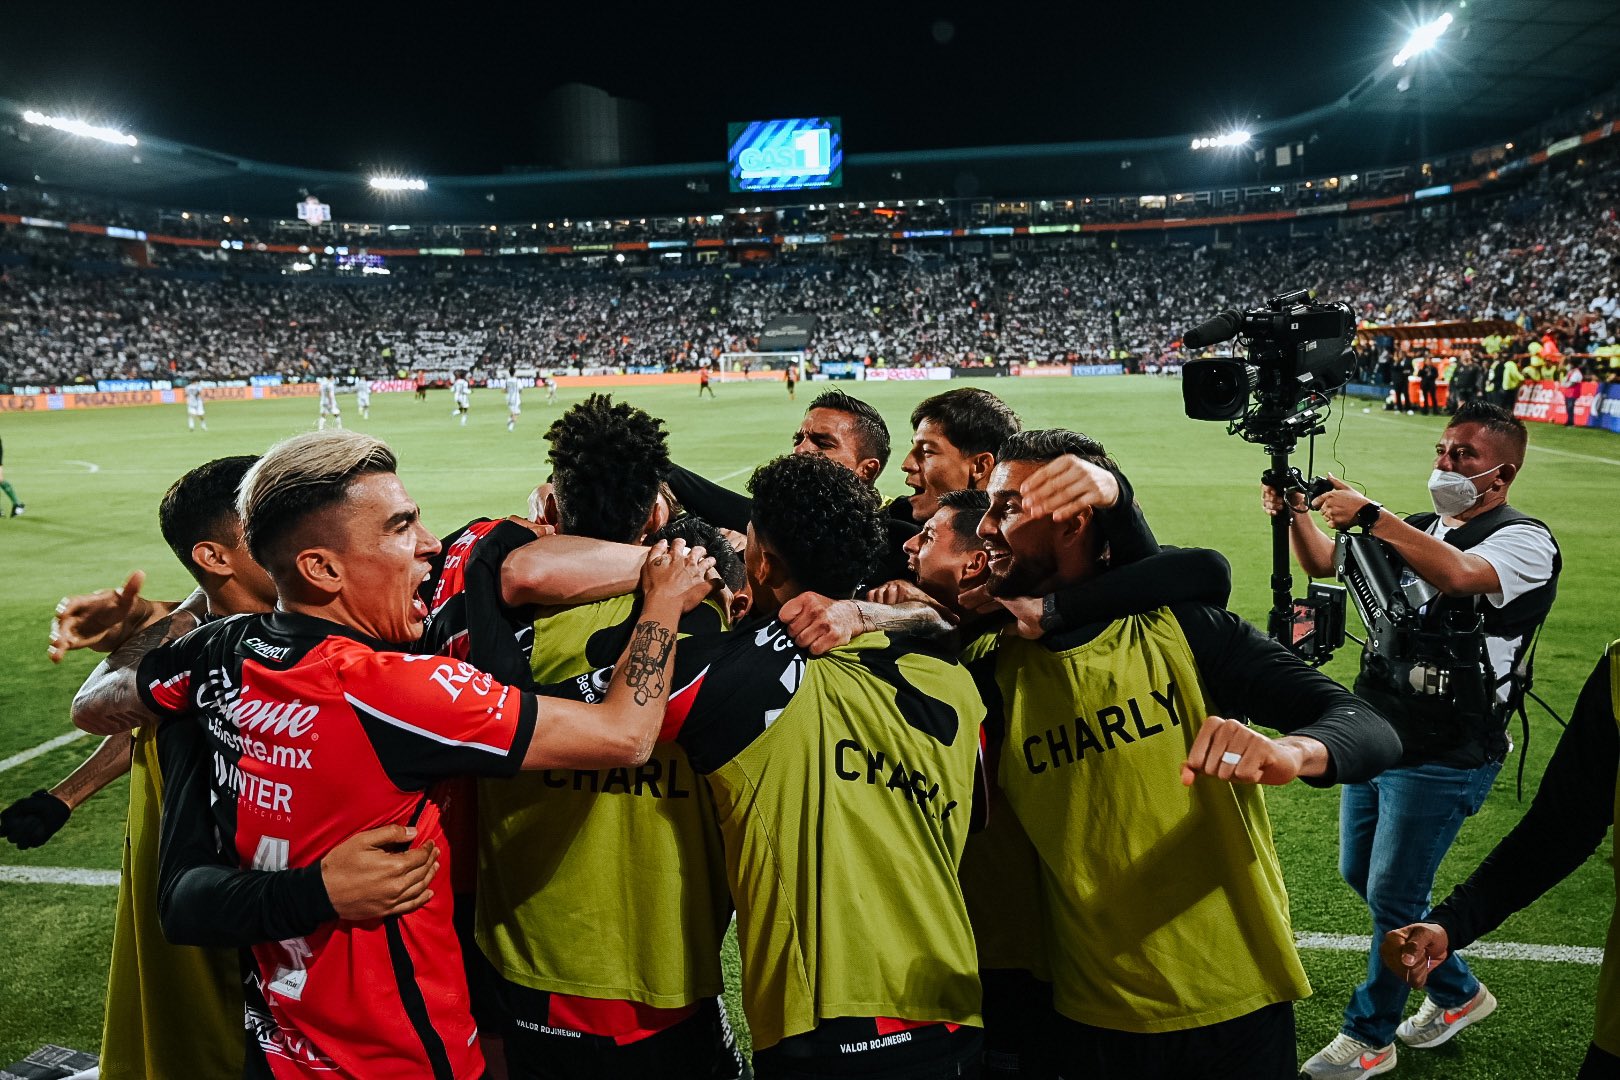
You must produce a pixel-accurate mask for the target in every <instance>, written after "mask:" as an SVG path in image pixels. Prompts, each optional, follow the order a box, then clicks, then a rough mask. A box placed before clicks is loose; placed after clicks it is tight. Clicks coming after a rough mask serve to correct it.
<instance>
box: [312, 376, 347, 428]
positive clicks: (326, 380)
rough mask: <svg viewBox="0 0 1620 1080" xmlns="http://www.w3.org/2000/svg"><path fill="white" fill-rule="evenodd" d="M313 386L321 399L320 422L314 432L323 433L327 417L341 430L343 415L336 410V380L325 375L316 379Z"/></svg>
mask: <svg viewBox="0 0 1620 1080" xmlns="http://www.w3.org/2000/svg"><path fill="white" fill-rule="evenodd" d="M315 385H316V387H317V388H319V390H320V397H321V420H320V424H319V425H318V426H317V427H316V429H315V430H317V431H325V430H326V421H327V418H328V417H330V418H331V420H332V422H333V423H334V424H336V425H337V426H338V427H339V428H342V427H343V413H342V412H341V411H339V409H338V399H337V380H336V379H334V378H333V377H332V376H330V375H325V376H322V377H321V378H319V379H316V380H315Z"/></svg>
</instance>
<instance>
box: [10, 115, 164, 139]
mask: <svg viewBox="0 0 1620 1080" xmlns="http://www.w3.org/2000/svg"><path fill="white" fill-rule="evenodd" d="M22 117H23V119H24V120H26V121H28V122H29V123H30V124H38V125H39V126H40V127H48V128H55V129H56V130H57V131H65V132H67V133H68V134H69V135H83V136H84V137H85V138H87V139H100V140H101V141H102V142H106V143H113V144H114V145H117V146H134V145H135V144H136V142H137V141H138V140H137V139H136V138H135V136H133V135H126V134H125V133H124V132H122V131H119V130H118V129H117V128H115V127H107V126H105V125H103V124H92V123H90V122H89V121H87V120H74V119H71V118H69V117H66V116H47V115H46V114H45V113H42V112H39V111H37V110H35V109H26V110H24V111H23V114H22Z"/></svg>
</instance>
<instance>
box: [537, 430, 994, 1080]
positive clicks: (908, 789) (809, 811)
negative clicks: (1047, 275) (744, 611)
mask: <svg viewBox="0 0 1620 1080" xmlns="http://www.w3.org/2000/svg"><path fill="white" fill-rule="evenodd" d="M749 488H750V491H751V492H752V494H753V502H752V514H753V520H752V522H751V523H750V527H749V543H748V546H747V548H746V549H745V556H744V561H745V565H746V571H747V578H748V591H749V595H750V596H751V597H752V602H753V609H752V610H751V611H750V613H749V615H748V618H747V620H746V621H745V622H743V623H741V624H739V625H738V626H737V627H736V628H735V629H733V630H731V631H729V632H726V633H721V634H710V635H704V636H697V637H692V638H688V639H686V640H684V641H683V642H682V643H681V647H680V648H681V666H680V668H679V670H678V671H677V673H676V675H675V679H674V685H675V686H676V687H677V689H676V690H675V691H674V692H673V693H672V694H671V697H670V703H669V710H668V715H667V718H666V721H665V732H664V734H665V736H666V737H670V736H672V737H673V738H674V740H675V741H676V742H677V743H679V745H680V746H681V748H682V750H683V751H684V752H685V753H686V755H687V759H688V760H689V761H690V762H691V765H692V768H693V769H694V770H695V771H696V772H697V773H698V774H700V775H702V776H703V777H704V783H705V785H706V787H707V789H708V791H709V792H710V794H711V795H712V797H713V799H714V805H715V812H716V817H717V819H718V821H719V826H720V831H721V837H722V841H723V844H724V848H725V855H726V875H727V879H728V882H729V885H730V890H731V894H732V896H733V898H734V899H735V901H736V905H737V939H738V945H739V948H740V950H741V956H742V993H743V1008H744V1010H745V1012H746V1013H747V1016H748V1024H749V1029H750V1031H751V1032H752V1033H753V1039H754V1071H755V1075H756V1076H758V1077H760V1078H761V1080H770V1078H773V1077H795V1078H800V1077H848V1076H860V1077H871V1078H878V1077H901V1076H904V1077H945V1076H958V1075H970V1074H971V1070H972V1068H973V1061H974V1059H975V1056H976V1055H977V1053H978V1050H979V1045H978V1044H979V1037H978V1030H977V1026H976V1025H977V1024H978V1022H979V1016H978V1011H979V1008H978V1007H979V980H978V976H977V965H976V963H975V960H974V955H973V936H972V930H971V928H970V927H969V925H968V919H967V912H966V909H965V908H964V907H963V903H962V896H961V890H960V887H959V886H958V884H957V881H956V867H957V862H958V860H959V859H960V857H961V851H962V844H963V841H964V839H965V837H966V835H967V826H968V820H969V815H970V810H971V806H972V802H973V786H974V771H975V760H976V757H977V752H978V718H979V716H980V715H981V710H982V706H981V704H980V702H979V700H978V696H977V694H976V692H975V690H974V688H973V686H972V683H971V679H969V678H968V677H967V675H966V673H965V671H964V670H963V668H962V667H961V666H960V665H958V664H957V663H955V661H954V660H952V659H950V658H949V657H946V656H942V655H940V654H939V653H938V652H937V651H936V650H934V649H932V648H930V647H928V646H926V645H923V644H921V643H919V642H917V641H915V640H913V639H908V638H905V637H903V636H890V635H887V634H882V633H872V634H866V635H863V636H861V637H859V638H857V639H855V640H854V641H852V642H850V643H849V644H848V645H846V646H844V647H842V648H839V649H834V650H833V651H831V652H830V653H828V654H827V655H826V656H822V657H811V656H809V655H808V654H806V653H805V652H804V651H803V650H801V649H799V648H797V647H796V646H794V644H793V643H792V641H791V640H790V639H789V638H788V636H787V632H786V630H785V628H784V627H783V626H782V624H781V623H780V622H778V621H777V620H776V615H777V612H778V611H779V610H780V608H781V606H782V605H783V604H785V603H787V602H789V601H790V600H791V599H792V598H793V597H794V596H796V595H798V593H799V592H800V591H802V590H805V589H814V590H816V591H818V592H822V593H825V594H826V595H829V596H834V597H848V596H850V595H852V593H853V591H854V589H855V586H856V585H857V584H858V583H859V581H860V580H861V578H862V577H863V576H864V573H863V568H864V567H865V566H867V565H869V564H870V563H871V562H872V561H873V560H874V559H876V558H877V557H878V556H879V554H880V552H881V549H882V548H883V545H884V528H883V522H882V516H881V514H880V511H879V499H878V498H877V496H876V494H875V493H874V492H873V490H872V489H871V487H870V486H869V485H867V484H865V483H863V482H861V480H860V479H859V478H858V477H857V476H856V475H855V474H854V473H853V472H851V471H850V470H849V469H846V468H843V467H840V466H838V465H836V464H834V463H833V462H831V461H829V460H825V459H823V458H821V457H819V456H815V455H809V454H798V455H788V456H785V457H781V458H778V459H776V460H775V461H772V462H770V463H768V464H766V465H764V466H761V467H760V468H759V469H758V470H757V471H756V472H755V473H754V476H753V478H752V480H751V481H750V483H749ZM688 661H690V662H688ZM603 674H605V673H603V672H599V673H597V674H596V675H594V676H592V677H590V678H581V679H578V680H575V681H573V682H571V683H568V684H564V685H562V686H559V687H554V688H553V691H554V692H567V693H570V694H571V695H574V696H579V697H583V698H586V699H592V698H594V697H596V696H597V693H598V691H597V690H596V689H595V687H596V686H597V685H598V684H599V683H600V681H601V678H602V676H603Z"/></svg>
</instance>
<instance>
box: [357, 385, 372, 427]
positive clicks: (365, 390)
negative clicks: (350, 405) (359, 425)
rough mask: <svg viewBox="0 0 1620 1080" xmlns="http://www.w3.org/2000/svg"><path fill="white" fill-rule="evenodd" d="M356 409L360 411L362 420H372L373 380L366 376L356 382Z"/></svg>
mask: <svg viewBox="0 0 1620 1080" xmlns="http://www.w3.org/2000/svg"><path fill="white" fill-rule="evenodd" d="M354 407H355V408H356V409H359V410H360V419H362V420H370V419H371V380H370V379H369V378H367V377H366V376H364V375H362V376H360V377H359V378H358V379H355V380H354Z"/></svg>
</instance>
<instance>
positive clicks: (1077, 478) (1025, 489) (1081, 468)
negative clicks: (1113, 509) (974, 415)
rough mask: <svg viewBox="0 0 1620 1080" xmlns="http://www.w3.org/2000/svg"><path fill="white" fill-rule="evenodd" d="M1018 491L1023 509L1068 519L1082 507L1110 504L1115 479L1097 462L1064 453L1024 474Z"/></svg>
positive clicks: (1116, 484)
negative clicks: (1024, 476) (1026, 475)
mask: <svg viewBox="0 0 1620 1080" xmlns="http://www.w3.org/2000/svg"><path fill="white" fill-rule="evenodd" d="M1018 494H1019V496H1020V498H1021V499H1022V500H1023V504H1024V512H1025V513H1027V514H1030V515H1031V516H1033V517H1038V518H1040V517H1050V518H1051V519H1052V520H1053V521H1068V520H1069V519H1070V518H1073V517H1078V516H1079V515H1080V514H1081V513H1082V512H1084V511H1088V510H1103V509H1106V508H1108V507H1110V506H1113V505H1114V504H1115V503H1116V502H1118V501H1119V481H1118V480H1117V479H1115V477H1114V474H1113V473H1111V472H1109V471H1108V470H1107V469H1105V468H1103V467H1102V466H1101V465H1094V464H1092V463H1091V462H1089V461H1086V460H1085V459H1083V458H1079V457H1076V456H1075V455H1073V454H1064V455H1063V456H1062V457H1056V458H1053V459H1052V460H1051V461H1048V462H1047V463H1046V464H1045V465H1042V466H1041V467H1040V468H1039V469H1036V470H1035V471H1034V472H1033V473H1031V474H1030V475H1029V476H1028V477H1026V478H1025V479H1024V482H1023V483H1022V484H1020V485H1018Z"/></svg>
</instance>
